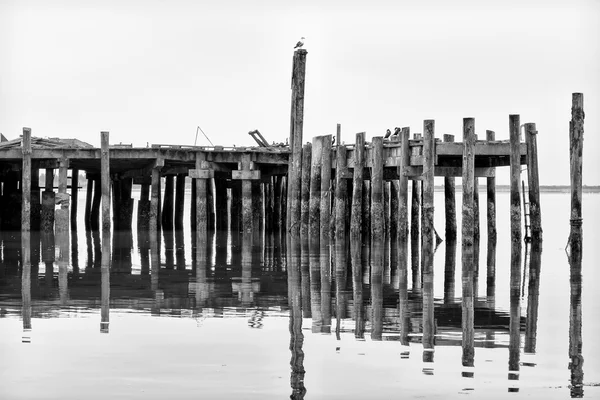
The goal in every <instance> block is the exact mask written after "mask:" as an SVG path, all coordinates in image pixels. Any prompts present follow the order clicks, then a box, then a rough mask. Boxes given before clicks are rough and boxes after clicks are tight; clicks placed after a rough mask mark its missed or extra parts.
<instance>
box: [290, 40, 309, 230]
mask: <svg viewBox="0 0 600 400" xmlns="http://www.w3.org/2000/svg"><path fill="white" fill-rule="evenodd" d="M306 54H307V52H306V50H303V49H299V50H296V51H295V52H294V64H293V73H292V112H291V129H290V143H289V144H290V150H291V153H292V154H291V155H290V161H291V162H290V163H289V165H290V168H289V169H288V178H289V180H288V191H287V192H288V199H287V206H288V209H287V213H286V215H287V227H288V228H289V229H290V234H291V235H292V237H298V236H299V235H300V223H295V222H299V221H300V201H301V199H300V197H301V191H300V190H301V186H302V182H301V174H302V129H303V124H304V78H305V73H306Z"/></svg>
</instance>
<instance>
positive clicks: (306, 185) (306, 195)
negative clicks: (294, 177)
mask: <svg viewBox="0 0 600 400" xmlns="http://www.w3.org/2000/svg"><path fill="white" fill-rule="evenodd" d="M311 165H312V143H306V144H305V145H304V146H303V147H302V186H301V187H302V195H301V202H300V220H301V226H300V235H301V236H302V237H308V226H309V221H310V218H309V216H310V211H309V210H310V173H311Z"/></svg>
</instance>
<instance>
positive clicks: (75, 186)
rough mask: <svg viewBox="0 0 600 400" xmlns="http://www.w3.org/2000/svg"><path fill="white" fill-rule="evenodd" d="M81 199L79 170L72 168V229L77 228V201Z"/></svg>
mask: <svg viewBox="0 0 600 400" xmlns="http://www.w3.org/2000/svg"><path fill="white" fill-rule="evenodd" d="M78 200H79V170H78V169H76V168H73V169H72V170H71V230H72V231H76V230H77V201H78Z"/></svg>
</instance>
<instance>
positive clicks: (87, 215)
mask: <svg viewBox="0 0 600 400" xmlns="http://www.w3.org/2000/svg"><path fill="white" fill-rule="evenodd" d="M86 178H87V183H86V188H85V191H86V193H85V211H84V216H83V218H84V221H85V230H86V231H89V230H90V229H92V196H93V195H94V180H93V179H92V178H91V177H90V176H89V175H88V174H86Z"/></svg>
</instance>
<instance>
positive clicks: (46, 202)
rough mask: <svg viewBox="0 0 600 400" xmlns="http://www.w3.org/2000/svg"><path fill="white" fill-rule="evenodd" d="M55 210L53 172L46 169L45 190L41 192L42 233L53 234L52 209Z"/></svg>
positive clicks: (50, 169)
mask: <svg viewBox="0 0 600 400" xmlns="http://www.w3.org/2000/svg"><path fill="white" fill-rule="evenodd" d="M55 208H56V203H55V194H54V170H53V169H52V168H46V182H45V190H44V191H43V192H42V212H41V223H40V225H41V229H42V230H43V231H44V232H54V209H55Z"/></svg>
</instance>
